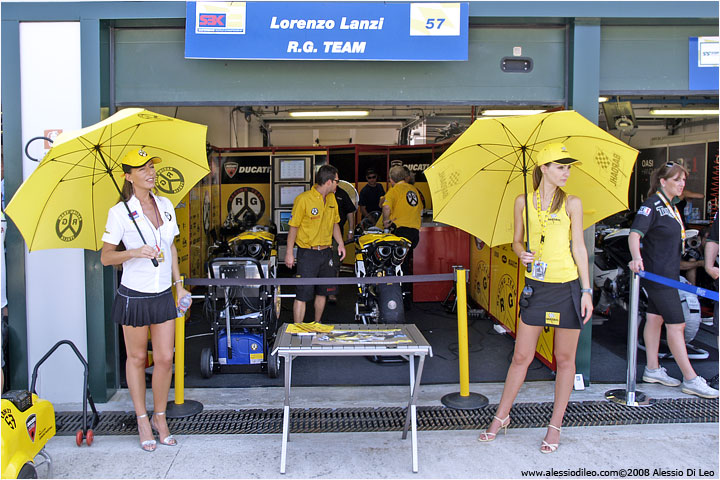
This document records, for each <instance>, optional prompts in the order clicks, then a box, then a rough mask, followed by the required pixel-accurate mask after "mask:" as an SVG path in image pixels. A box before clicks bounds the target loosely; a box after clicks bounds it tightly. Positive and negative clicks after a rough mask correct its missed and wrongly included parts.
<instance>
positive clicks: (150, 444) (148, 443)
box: [137, 413, 157, 452]
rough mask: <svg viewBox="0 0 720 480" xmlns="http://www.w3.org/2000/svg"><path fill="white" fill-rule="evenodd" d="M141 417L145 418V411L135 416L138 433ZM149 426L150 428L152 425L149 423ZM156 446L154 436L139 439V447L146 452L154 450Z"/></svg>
mask: <svg viewBox="0 0 720 480" xmlns="http://www.w3.org/2000/svg"><path fill="white" fill-rule="evenodd" d="M141 418H147V413H144V414H142V415H138V416H137V420H138V435H139V434H140V419H141ZM150 428H151V429H152V425H150ZM156 447H157V443H156V442H155V439H154V438H153V439H152V440H144V441H142V440H141V441H140V448H142V449H143V450H144V451H146V452H154V451H155V448H156Z"/></svg>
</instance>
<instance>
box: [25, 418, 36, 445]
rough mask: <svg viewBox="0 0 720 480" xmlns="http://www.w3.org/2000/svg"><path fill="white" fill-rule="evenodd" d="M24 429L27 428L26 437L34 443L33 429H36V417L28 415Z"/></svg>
mask: <svg viewBox="0 0 720 480" xmlns="http://www.w3.org/2000/svg"><path fill="white" fill-rule="evenodd" d="M25 427H27V432H28V436H29V437H30V441H31V442H34V441H35V429H36V427H37V417H36V416H35V414H34V413H33V414H32V415H30V416H29V417H28V418H27V420H25Z"/></svg>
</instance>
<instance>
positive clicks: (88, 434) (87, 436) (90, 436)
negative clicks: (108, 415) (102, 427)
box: [85, 428, 95, 447]
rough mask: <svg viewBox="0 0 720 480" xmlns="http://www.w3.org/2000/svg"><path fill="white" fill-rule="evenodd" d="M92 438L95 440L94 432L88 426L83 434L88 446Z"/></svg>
mask: <svg viewBox="0 0 720 480" xmlns="http://www.w3.org/2000/svg"><path fill="white" fill-rule="evenodd" d="M93 440H95V434H94V433H93V431H92V428H88V431H87V433H86V434H85V443H87V446H88V447H89V446H90V445H92V443H93Z"/></svg>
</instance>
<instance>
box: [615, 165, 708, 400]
mask: <svg viewBox="0 0 720 480" xmlns="http://www.w3.org/2000/svg"><path fill="white" fill-rule="evenodd" d="M687 175H688V172H687V170H686V169H685V167H683V166H682V165H680V164H678V163H673V162H669V163H667V164H665V165H663V166H662V167H661V168H659V169H657V170H655V171H654V172H653V174H652V177H651V179H650V191H649V192H648V195H649V196H648V199H647V200H645V202H643V204H642V206H641V207H640V209H639V210H638V212H637V215H636V216H635V220H634V221H633V224H632V227H630V236H629V238H628V243H629V245H630V253H631V254H632V260H631V261H630V264H629V267H630V269H631V270H632V271H633V272H635V273H637V272H639V271H640V270H647V271H648V272H652V273H655V274H657V275H661V276H663V277H667V278H671V279H673V280H677V279H678V275H679V273H680V258H681V256H682V246H683V244H684V241H685V226H684V225H683V222H682V219H681V217H680V213H679V212H678V209H677V207H676V206H675V203H677V200H678V197H680V195H681V194H682V192H683V189H684V188H685V179H686V178H687ZM641 238H642V253H641V250H640V240H641ZM641 285H642V287H643V288H644V289H645V291H646V292H647V296H648V308H647V319H646V322H645V330H644V331H643V338H644V340H645V354H646V357H647V365H646V367H645V371H644V372H643V381H645V382H650V383H661V384H663V385H667V386H670V387H676V386H678V385H680V384H681V382H680V381H679V380H677V379H675V378H672V377H671V376H669V375H668V374H667V372H666V370H665V368H664V367H661V366H660V363H659V360H658V350H659V348H660V334H661V330H662V325H663V323H665V330H666V332H667V343H668V346H669V347H670V352H672V355H673V358H675V362H677V365H678V367H680V370H681V371H682V374H683V381H682V391H683V392H685V393H688V394H691V395H697V396H700V397H705V398H717V397H718V391H717V390H715V389H714V388H711V387H709V386H708V385H707V382H706V381H705V379H704V378H702V377H700V376H699V375H698V374H697V373H695V370H693V368H692V365H690V360H689V359H688V354H687V348H686V347H685V317H684V315H683V310H682V307H681V305H680V296H679V295H678V292H677V290H676V289H674V288H672V287H668V286H665V285H661V284H659V283H655V282H651V281H646V280H645V279H643V280H642V281H641Z"/></svg>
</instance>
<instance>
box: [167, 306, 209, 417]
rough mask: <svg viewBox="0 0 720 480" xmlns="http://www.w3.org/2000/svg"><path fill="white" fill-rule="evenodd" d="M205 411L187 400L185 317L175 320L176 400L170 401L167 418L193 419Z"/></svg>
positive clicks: (195, 402) (196, 402)
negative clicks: (192, 417)
mask: <svg viewBox="0 0 720 480" xmlns="http://www.w3.org/2000/svg"><path fill="white" fill-rule="evenodd" d="M202 411H203V404H202V403H200V402H198V401H195V400H185V315H182V316H179V317H177V318H176V319H175V400H168V403H167V410H166V412H167V418H185V417H191V416H193V415H196V414H198V413H200V412H202Z"/></svg>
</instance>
